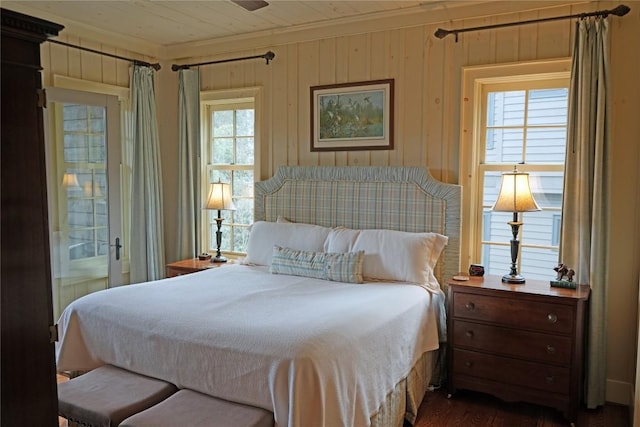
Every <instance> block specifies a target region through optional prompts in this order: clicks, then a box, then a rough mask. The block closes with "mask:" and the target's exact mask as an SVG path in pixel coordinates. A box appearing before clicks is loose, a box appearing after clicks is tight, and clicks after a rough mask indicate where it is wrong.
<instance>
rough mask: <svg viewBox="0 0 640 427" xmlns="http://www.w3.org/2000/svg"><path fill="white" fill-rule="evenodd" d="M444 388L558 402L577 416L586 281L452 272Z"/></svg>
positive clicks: (572, 417) (566, 412)
mask: <svg viewBox="0 0 640 427" xmlns="http://www.w3.org/2000/svg"><path fill="white" fill-rule="evenodd" d="M447 284H448V285H449V295H448V325H447V326H448V334H447V335H448V340H449V354H448V362H449V393H450V394H451V393H454V392H455V391H456V389H458V388H461V389H469V390H475V391H480V392H484V393H489V394H492V395H494V396H496V397H498V398H500V399H502V400H505V401H510V402H514V401H522V402H529V403H534V404H538V405H544V406H549V407H553V408H557V409H559V410H560V411H562V413H563V414H564V416H565V417H566V418H567V419H568V420H569V421H571V422H575V421H576V416H577V411H578V408H579V406H580V402H581V396H582V376H583V368H582V366H583V351H584V333H585V314H586V310H587V303H588V299H589V292H590V289H589V287H588V286H585V285H579V286H578V288H577V289H563V288H553V287H551V286H549V282H547V281H541V280H530V279H527V281H526V283H524V284H522V285H510V284H505V283H502V281H501V278H500V277H499V276H487V277H484V278H482V277H470V278H469V280H468V281H457V280H453V279H451V280H449V281H448V282H447Z"/></svg>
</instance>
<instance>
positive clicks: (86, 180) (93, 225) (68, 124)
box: [46, 89, 122, 317]
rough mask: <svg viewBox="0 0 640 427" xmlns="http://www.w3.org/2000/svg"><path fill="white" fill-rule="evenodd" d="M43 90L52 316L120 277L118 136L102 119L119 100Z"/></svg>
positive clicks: (81, 93) (113, 113)
mask: <svg viewBox="0 0 640 427" xmlns="http://www.w3.org/2000/svg"><path fill="white" fill-rule="evenodd" d="M47 94H48V98H49V101H51V102H50V103H49V105H48V107H47V117H46V123H47V126H46V134H47V146H48V149H49V153H48V154H49V155H48V159H47V181H48V185H49V195H50V196H49V215H50V224H51V226H50V228H51V230H52V236H51V253H52V263H51V264H52V278H53V301H54V316H55V317H58V316H59V315H60V314H61V312H62V310H64V308H65V307H66V306H67V305H68V304H69V303H71V302H72V301H74V300H75V299H77V298H80V297H81V296H83V295H86V294H89V293H91V292H95V291H98V290H102V289H106V288H108V287H110V286H113V285H114V284H116V285H117V284H120V283H121V279H122V273H121V272H122V269H121V268H122V267H121V256H118V257H117V258H118V259H116V257H115V252H116V251H115V250H112V249H115V247H114V245H115V239H116V238H119V237H118V236H119V235H120V230H119V228H120V227H119V224H120V219H119V216H120V201H119V194H120V192H119V190H118V189H119V163H120V162H119V157H120V141H119V132H113V133H114V134H115V135H110V134H111V133H112V132H109V130H111V129H114V127H113V126H112V125H111V124H110V123H109V122H108V121H109V120H112V119H113V120H116V122H117V121H118V119H119V111H118V110H119V108H118V103H117V100H116V101H115V104H113V103H109V102H105V101H108V100H109V98H111V97H107V96H105V95H96V94H89V93H85V92H75V91H69V90H61V89H48V90H47ZM110 109H112V110H115V111H113V112H110V111H109V110H110ZM113 116H115V117H113ZM115 129H118V130H119V125H118V124H117V123H116V126H115ZM114 137H115V138H114ZM112 151H115V153H112ZM112 163H113V164H112ZM114 188H115V189H116V191H115V197H113V195H112V194H111V193H112V191H111V190H112V189H114ZM113 216H115V218H113ZM114 225H115V227H114ZM119 252H120V251H119ZM118 255H121V254H118ZM118 268H119V270H118ZM112 271H116V273H115V274H112Z"/></svg>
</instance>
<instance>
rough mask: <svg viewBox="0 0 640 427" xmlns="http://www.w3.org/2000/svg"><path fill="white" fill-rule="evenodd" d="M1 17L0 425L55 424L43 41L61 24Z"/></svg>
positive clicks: (4, 13)
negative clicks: (0, 403) (43, 94)
mask: <svg viewBox="0 0 640 427" xmlns="http://www.w3.org/2000/svg"><path fill="white" fill-rule="evenodd" d="M1 12H2V40H1V49H2V54H1V56H0V57H1V60H2V74H1V76H2V92H1V93H2V97H1V98H2V139H1V142H0V144H1V153H0V164H1V168H2V169H1V170H2V172H1V179H0V185H1V207H0V222H1V230H0V233H1V234H0V235H1V236H2V238H1V251H0V264H1V267H0V271H1V273H0V275H1V278H0V280H1V281H0V292H1V296H2V306H1V308H2V314H1V317H2V319H1V320H2V324H1V325H2V326H1V329H2V342H1V348H2V367H1V370H2V391H1V393H2V394H1V397H2V425H3V426H4V425H7V426H56V425H58V418H57V412H58V409H57V404H58V398H57V392H56V390H57V389H56V370H55V358H54V344H53V343H52V340H51V337H50V326H51V325H53V305H52V296H51V268H50V264H51V261H50V257H49V226H48V219H47V218H48V215H47V191H46V190H47V186H46V173H45V150H44V138H43V122H42V107H41V105H43V99H42V95H41V93H40V88H41V85H42V83H41V77H40V69H41V68H40V43H42V42H43V41H44V40H45V39H46V38H47V36H48V35H57V34H58V31H60V30H61V29H62V26H60V25H57V24H53V23H51V22H47V21H43V20H40V19H36V18H33V17H29V16H26V15H22V14H19V13H15V12H12V11H9V10H6V9H2V11H1Z"/></svg>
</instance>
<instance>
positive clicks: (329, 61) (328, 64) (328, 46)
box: [309, 38, 336, 166]
mask: <svg viewBox="0 0 640 427" xmlns="http://www.w3.org/2000/svg"><path fill="white" fill-rule="evenodd" d="M318 60H319V62H318V83H317V84H318V85H327V84H333V83H334V82H335V70H336V39H334V38H331V39H323V40H320V42H319V44H318ZM309 96H311V95H310V91H309ZM309 104H310V103H309ZM309 117H311V116H309ZM309 120H311V118H309ZM335 164H336V153H335V151H323V152H320V153H318V165H320V166H333V165H335Z"/></svg>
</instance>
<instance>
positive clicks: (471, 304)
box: [465, 301, 476, 310]
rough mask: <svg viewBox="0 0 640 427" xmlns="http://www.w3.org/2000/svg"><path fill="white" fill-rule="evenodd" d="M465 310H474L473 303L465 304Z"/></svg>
mask: <svg viewBox="0 0 640 427" xmlns="http://www.w3.org/2000/svg"><path fill="white" fill-rule="evenodd" d="M465 308H466V309H467V310H473V309H474V308H476V305H475V304H474V303H472V302H471V301H469V302H468V303H466V304H465Z"/></svg>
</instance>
